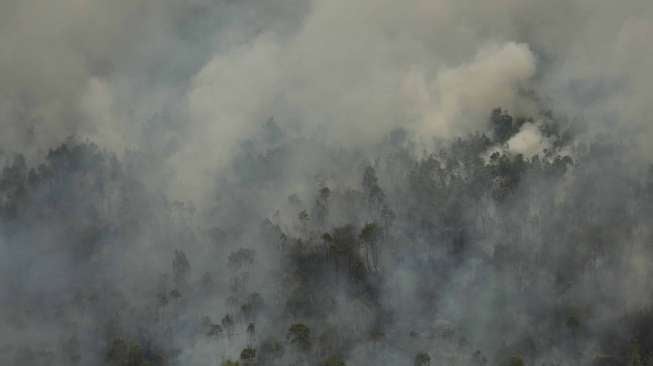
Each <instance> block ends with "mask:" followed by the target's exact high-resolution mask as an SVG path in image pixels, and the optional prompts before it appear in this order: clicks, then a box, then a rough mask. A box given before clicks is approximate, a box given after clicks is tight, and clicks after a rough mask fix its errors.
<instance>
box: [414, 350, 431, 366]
mask: <svg viewBox="0 0 653 366" xmlns="http://www.w3.org/2000/svg"><path fill="white" fill-rule="evenodd" d="M430 365H431V356H429V354H428V353H425V352H420V353H418V354H417V355H416V356H415V366H430Z"/></svg>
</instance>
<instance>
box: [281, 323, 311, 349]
mask: <svg viewBox="0 0 653 366" xmlns="http://www.w3.org/2000/svg"><path fill="white" fill-rule="evenodd" d="M286 339H287V340H288V341H289V342H290V343H291V344H293V345H295V346H297V347H298V348H299V349H300V350H302V351H308V350H310V349H311V330H310V329H309V328H308V327H307V326H306V325H304V324H302V323H295V324H293V325H291V326H290V328H289V329H288V335H287V336H286Z"/></svg>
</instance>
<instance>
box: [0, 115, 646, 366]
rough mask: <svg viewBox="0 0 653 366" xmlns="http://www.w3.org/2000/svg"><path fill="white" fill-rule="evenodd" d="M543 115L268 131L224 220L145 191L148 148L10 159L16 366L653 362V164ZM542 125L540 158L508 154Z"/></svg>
mask: <svg viewBox="0 0 653 366" xmlns="http://www.w3.org/2000/svg"><path fill="white" fill-rule="evenodd" d="M548 115H549V118H548V119H547V120H543V121H537V122H536V121H534V120H532V119H529V118H522V117H513V116H511V115H509V114H508V113H507V112H506V111H505V110H501V109H495V110H493V111H492V113H489V115H488V118H487V120H486V122H485V128H484V129H483V130H479V131H476V132H474V133H471V134H469V135H467V136H464V137H460V138H456V139H453V140H450V141H440V142H437V143H435V142H434V145H433V147H432V150H431V152H427V151H426V150H424V151H419V150H418V149H416V148H415V145H414V140H413V138H412V137H411V135H410V133H408V132H407V131H406V130H402V129H397V130H394V131H392V132H391V133H389V134H388V135H387V136H386V137H385V138H383V139H382V140H381V141H380V142H379V143H378V144H376V145H375V146H374V148H373V149H372V150H371V151H373V153H371V154H366V153H362V152H360V151H356V150H348V149H341V148H332V147H329V146H326V145H324V144H322V143H321V142H320V141H317V140H310V139H307V138H304V137H292V136H291V135H290V134H288V133H287V131H284V130H283V129H282V128H280V127H279V125H278V124H277V123H276V122H275V120H274V119H269V120H268V121H267V122H265V123H263V124H261V125H260V127H259V129H258V131H257V132H256V134H255V135H254V137H252V138H251V139H249V140H245V141H243V142H242V143H241V145H240V147H239V152H238V153H237V154H236V155H235V156H234V159H233V161H232V163H231V165H230V170H231V172H232V173H231V174H230V175H229V176H228V177H229V178H228V179H226V180H225V181H224V182H222V183H221V184H220V185H219V187H221V188H220V191H218V192H215V196H214V197H215V201H214V202H213V203H212V204H211V210H209V211H208V212H200V211H198V210H196V209H195V208H194V207H193V205H192V204H191V203H188V202H180V201H170V200H169V199H167V198H166V197H165V196H161V195H157V194H156V192H152V191H151V190H149V189H148V187H147V185H146V184H144V183H143V182H141V181H139V180H138V178H136V176H137V174H135V173H134V172H135V171H136V170H138V169H139V167H141V166H142V164H143V160H144V159H146V157H143V156H139V154H137V153H134V154H131V155H126V156H125V157H123V159H118V158H117V157H116V156H115V155H114V154H112V153H111V152H109V151H106V150H103V149H101V148H99V147H98V146H97V145H95V144H94V143H92V142H90V141H78V140H75V139H74V138H71V139H68V140H67V141H65V142H64V143H62V144H61V145H59V146H58V147H56V148H52V149H51V150H49V152H48V153H47V156H46V158H45V159H44V161H42V162H41V163H39V164H38V165H36V164H35V165H28V164H27V163H26V160H25V158H24V157H22V156H21V155H16V156H13V157H11V158H10V159H9V158H8V159H6V164H5V167H4V168H3V170H2V174H1V177H0V197H1V205H0V218H1V220H2V225H1V228H2V238H3V240H4V241H5V242H6V243H7V244H6V248H3V250H5V251H6V252H5V253H9V254H11V256H5V257H4V258H3V260H4V261H5V263H3V267H4V268H5V271H10V272H11V273H13V276H9V277H7V279H5V280H4V284H3V286H5V290H3V298H2V299H3V300H2V301H3V304H2V307H3V312H2V315H3V322H5V324H7V327H8V328H9V329H11V332H12V334H13V336H14V339H16V340H18V342H17V344H16V346H15V347H7V346H5V348H4V349H3V350H2V352H1V353H0V356H1V357H4V360H5V361H3V363H5V364H16V365H51V364H53V360H56V362H57V364H62V365H84V364H106V365H112V366H140V365H150V366H157V365H173V364H194V362H195V363H198V364H206V365H223V366H226V365H232V366H233V365H325V366H327V365H328V366H335V365H347V364H366V365H370V364H395V365H400V364H404V365H416V366H425V365H477V366H481V365H506V366H507V365H510V366H513V365H514V366H517V365H542V366H553V365H580V364H588V365H628V366H631V365H632V366H634V365H648V364H652V363H651V362H653V334H652V333H651V331H650V330H651V329H652V328H651V325H652V322H653V312H652V310H651V308H650V305H649V304H650V295H648V294H650V289H651V288H650V287H651V282H650V281H649V280H648V278H649V276H650V268H651V267H650V264H651V260H653V252H652V249H653V248H651V246H650V243H651V239H652V234H653V233H652V232H651V229H650V222H651V221H650V220H651V215H652V214H653V168H651V167H647V166H646V164H641V165H640V166H638V165H637V162H635V163H633V162H632V161H630V162H629V161H625V160H624V159H625V158H626V157H627V156H628V155H627V154H626V153H625V151H627V147H626V146H623V145H622V144H619V143H618V142H616V141H614V140H613V139H610V138H609V137H607V136H604V137H602V138H597V139H596V140H595V141H593V142H591V143H584V142H582V140H580V141H579V140H578V139H577V135H578V134H579V133H580V132H578V131H576V130H574V128H573V126H571V125H570V124H569V123H566V122H565V121H564V119H561V118H557V117H554V116H553V115H552V114H551V113H549V114H548ZM533 128H535V129H536V131H537V132H538V133H539V134H540V135H541V137H542V139H545V140H546V141H547V142H548V143H547V144H546V147H545V148H544V149H543V150H542V152H541V154H534V155H531V156H524V155H523V154H520V153H515V152H514V151H512V150H511V148H510V146H512V145H513V144H514V141H515V139H518V138H519V137H520V134H522V133H523V132H524V131H531V130H532V129H533ZM296 159H302V164H298V163H297V161H296ZM298 167H300V168H298ZM292 182H301V183H302V184H301V185H298V186H297V187H299V188H300V189H299V190H298V191H292V190H291V189H288V190H287V193H288V195H287V196H285V197H286V198H282V199H281V198H280V199H277V200H276V202H280V204H279V205H278V206H276V207H273V206H270V205H269V202H270V201H269V200H268V197H267V196H269V195H275V194H278V192H284V188H287V187H293V185H292V184H291V183H292ZM303 183H305V184H303ZM277 198H278V197H277ZM42 275H47V276H48V277H47V278H41V277H39V276H42ZM22 339H23V340H25V341H24V342H22V341H21V340H22Z"/></svg>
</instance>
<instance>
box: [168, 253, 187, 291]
mask: <svg viewBox="0 0 653 366" xmlns="http://www.w3.org/2000/svg"><path fill="white" fill-rule="evenodd" d="M172 272H173V274H174V281H175V286H177V288H178V289H179V288H186V287H187V286H188V277H189V275H190V263H189V262H188V258H187V257H186V253H184V252H183V251H181V250H175V256H174V258H173V260H172Z"/></svg>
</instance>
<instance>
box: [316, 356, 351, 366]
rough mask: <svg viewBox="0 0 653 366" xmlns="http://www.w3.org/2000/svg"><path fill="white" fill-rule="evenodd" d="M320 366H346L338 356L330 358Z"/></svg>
mask: <svg viewBox="0 0 653 366" xmlns="http://www.w3.org/2000/svg"><path fill="white" fill-rule="evenodd" d="M322 366H346V364H345V361H343V359H342V358H340V357H338V356H330V357H329V358H327V359H326V360H325V361H324V362H323V363H322Z"/></svg>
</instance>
